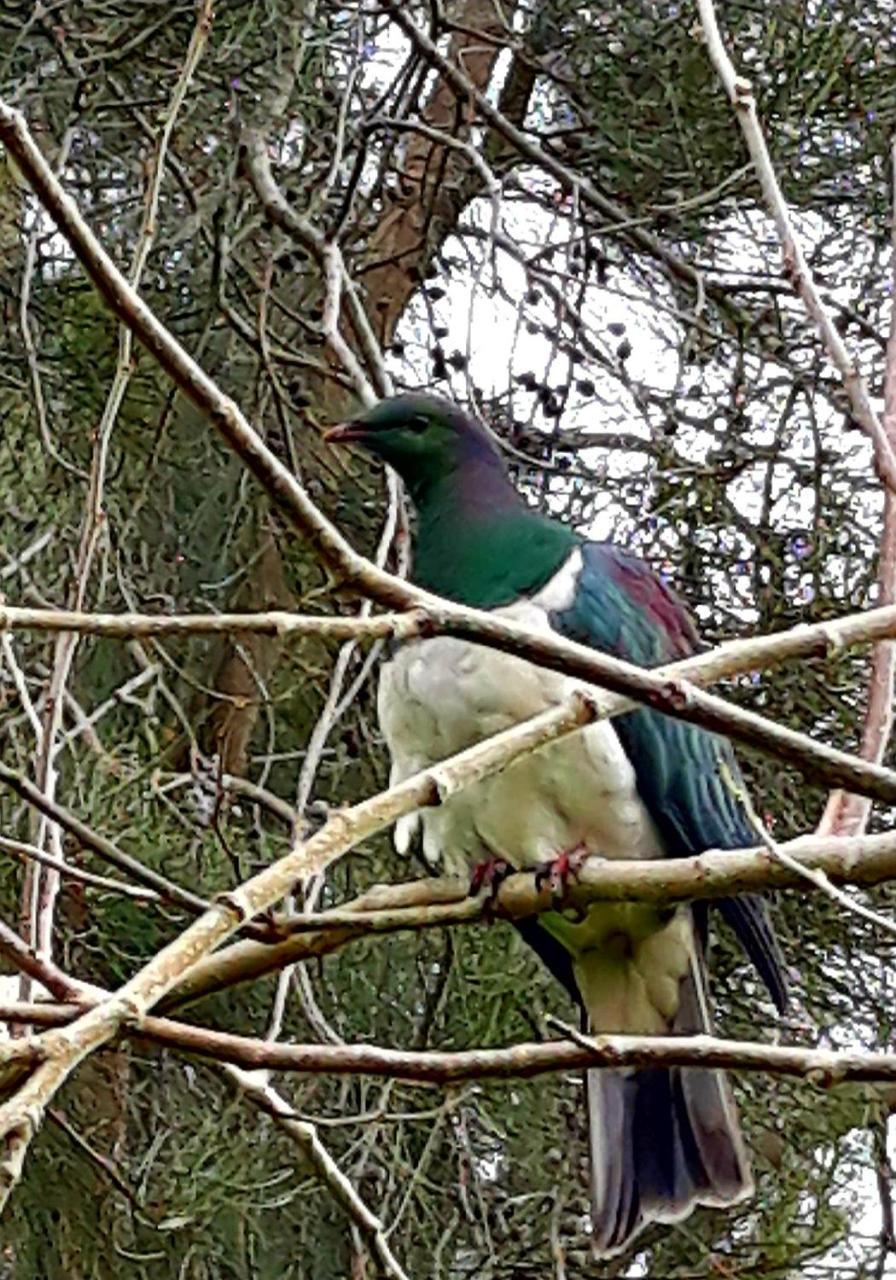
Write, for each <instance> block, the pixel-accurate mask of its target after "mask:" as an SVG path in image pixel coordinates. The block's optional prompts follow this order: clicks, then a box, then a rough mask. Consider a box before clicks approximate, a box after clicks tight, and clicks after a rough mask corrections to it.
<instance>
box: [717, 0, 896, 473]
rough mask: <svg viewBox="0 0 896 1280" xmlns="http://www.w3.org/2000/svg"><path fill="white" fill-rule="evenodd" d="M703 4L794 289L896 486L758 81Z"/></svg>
mask: <svg viewBox="0 0 896 1280" xmlns="http://www.w3.org/2000/svg"><path fill="white" fill-rule="evenodd" d="M697 8H698V10H699V12H700V21H701V24H702V27H703V35H704V39H705V40H706V47H707V50H708V52H709V56H710V59H711V61H712V64H713V66H714V67H715V69H716V72H717V73H718V76H719V79H720V80H721V82H722V86H723V88H724V90H725V93H726V94H727V95H728V99H729V101H730V102H731V105H732V106H733V107H734V111H735V114H736V116H737V119H738V122H739V124H740V127H741V131H742V132H743V135H744V140H745V142H746V144H747V150H748V151H749V153H750V157H751V159H752V161H753V167H754V169H755V171H756V177H757V178H758V179H759V185H760V186H761V188H762V194H763V195H764V196H765V202H766V204H767V205H768V210H769V213H770V214H771V216H772V219H773V220H774V223H775V227H776V229H777V232H778V238H779V240H780V241H781V249H782V252H783V255H784V269H785V271H786V272H787V276H788V278H789V280H790V282H791V284H792V285H793V288H794V291H795V292H796V293H797V294H798V295H799V296H800V298H802V300H803V304H804V306H805V308H806V311H807V312H808V315H809V318H810V319H811V320H812V321H813V323H814V324H815V327H816V329H817V330H818V333H819V335H820V337H821V341H822V344H823V346H824V349H825V351H826V352H827V354H828V356H829V357H830V359H831V361H832V363H833V364H834V365H835V367H836V368H837V370H838V371H839V373H840V376H841V378H842V379H843V386H844V388H845V390H846V394H847V397H848V398H849V404H850V408H851V409H852V415H853V417H854V419H855V421H856V424H857V425H858V426H859V427H860V428H861V429H862V431H864V433H865V435H867V436H868V438H869V439H870V440H871V443H872V445H873V446H874V459H875V464H876V467H877V472H878V475H879V476H880V477H881V479H882V480H883V482H884V484H885V485H886V486H887V488H888V489H893V490H896V453H894V450H893V446H892V444H891V442H890V439H889V437H888V435H887V432H886V431H885V430H884V426H883V424H882V422H881V420H880V418H879V417H878V414H877V411H876V410H875V408H874V406H873V405H872V403H871V399H870V397H869V395H868V388H867V387H866V386H865V380H864V378H863V377H862V375H861V373H860V372H859V369H858V367H857V365H856V363H855V361H854V360H853V358H852V355H851V354H850V352H849V349H848V348H847V346H846V343H845V342H844V341H843V338H842V337H841V335H840V331H839V330H838V328H837V326H836V325H835V324H834V321H833V318H832V316H831V314H830V312H829V310H828V308H827V307H826V306H825V304H824V302H823V301H822V298H821V295H820V294H819V291H818V286H817V285H816V283H815V278H814V277H813V275H812V269H811V267H810V266H809V263H808V262H807V261H806V256H805V254H804V253H803V250H802V247H801V245H800V242H799V239H798V237H797V233H796V228H795V227H794V225H793V220H792V218H791V216H790V210H789V208H788V207H787V201H786V200H785V199H784V193H783V192H782V190H781V187H780V184H779V182H778V178H777V175H776V173H775V168H774V165H773V164H772V158H771V156H770V155H769V151H768V147H767V146H766V142H765V137H764V135H763V132H762V126H761V124H760V123H759V116H758V113H757V111H756V99H755V97H754V96H753V86H752V85H751V83H750V81H749V80H746V79H745V78H744V77H743V76H739V75H738V74H737V71H736V69H735V66H734V63H733V62H732V61H731V58H730V57H729V55H728V52H727V50H726V48H725V44H724V41H723V40H722V35H721V32H720V31H719V24H718V20H717V18H716V12H715V6H714V4H713V0H697Z"/></svg>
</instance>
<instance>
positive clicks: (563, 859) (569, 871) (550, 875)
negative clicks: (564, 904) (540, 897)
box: [535, 844, 591, 901]
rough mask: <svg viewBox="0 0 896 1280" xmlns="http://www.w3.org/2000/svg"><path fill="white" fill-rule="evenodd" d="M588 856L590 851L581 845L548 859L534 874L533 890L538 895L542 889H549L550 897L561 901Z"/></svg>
mask: <svg viewBox="0 0 896 1280" xmlns="http://www.w3.org/2000/svg"><path fill="white" fill-rule="evenodd" d="M590 856H591V855H590V851H589V850H588V849H586V848H585V846H584V845H583V844H577V845H575V846H574V847H573V848H572V849H566V850H564V851H563V852H562V853H558V854H557V856H556V857H554V858H549V859H548V861H547V862H543V863H542V864H541V866H540V867H539V868H538V870H537V871H536V872H535V888H536V889H537V890H538V892H539V893H540V892H541V891H542V889H545V888H549V889H550V891H551V897H552V898H553V899H554V900H555V901H558V900H562V898H563V897H564V896H565V894H566V891H567V889H568V888H569V882H570V881H571V880H578V878H579V872H580V871H581V869H582V866H583V864H584V863H585V861H586V860H587V859H588V858H589V857H590Z"/></svg>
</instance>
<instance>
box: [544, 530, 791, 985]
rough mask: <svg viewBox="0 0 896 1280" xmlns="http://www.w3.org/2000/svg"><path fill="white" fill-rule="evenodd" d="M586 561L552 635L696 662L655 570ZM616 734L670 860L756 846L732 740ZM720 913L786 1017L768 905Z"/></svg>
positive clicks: (653, 714) (677, 728)
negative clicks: (739, 787) (740, 793)
mask: <svg viewBox="0 0 896 1280" xmlns="http://www.w3.org/2000/svg"><path fill="white" fill-rule="evenodd" d="M581 553H582V570H581V573H580V575H579V577H578V581H577V584H576V590H575V596H574V599H573V601H572V603H571V604H570V605H569V606H568V607H567V608H565V609H563V610H560V611H557V612H555V613H553V614H552V615H551V619H550V620H551V625H552V626H553V627H554V629H555V630H557V631H558V632H560V633H562V634H563V635H565V636H568V637H569V638H570V639H573V640H577V641H578V642H579V643H581V644H587V645H590V646H591V647H592V648H594V649H599V650H601V651H602V652H604V653H610V654H613V655H614V656H616V657H618V658H624V659H625V660H626V661H628V662H635V663H637V664H638V665H639V666H644V667H653V666H658V665H660V664H662V663H664V662H672V661H675V659H677V658H684V657H687V656H688V655H689V654H692V653H694V652H695V650H696V649H697V648H698V647H699V639H698V636H697V632H696V630H695V628H694V625H693V623H692V621H691V618H690V616H689V614H688V612H687V610H686V609H685V608H684V606H683V605H682V603H681V601H680V600H679V599H678V598H677V596H676V595H675V594H674V592H673V591H672V590H671V589H670V588H669V587H668V586H667V584H666V583H665V582H664V581H663V580H662V578H661V577H660V576H659V575H658V574H657V573H655V572H654V571H653V569H651V568H650V566H649V565H647V564H646V563H645V562H644V561H643V560H639V559H638V558H637V557H635V556H632V555H630V554H629V553H627V552H625V551H623V550H622V549H621V548H619V547H616V546H613V545H612V544H610V543H598V542H590V543H585V544H583V545H582V547H581ZM614 724H615V727H616V731H617V733H618V734H619V737H620V739H621V741H622V744H623V746H624V747H625V750H626V754H627V755H628V757H629V759H630V760H631V762H632V764H633V766H634V769H635V774H636V777H637V782H638V790H639V793H640V795H641V798H642V799H643V801H644V803H645V805H646V806H647V808H648V810H649V811H650V814H651V816H652V817H653V820H654V821H655V823H656V824H657V827H658V828H659V831H660V834H661V836H662V838H663V842H664V845H665V848H666V851H667V853H668V855H669V856H670V857H686V856H688V855H691V854H698V853H702V852H704V850H706V849H739V848H744V847H747V846H750V845H754V844H755V843H756V833H755V831H754V830H753V828H752V826H751V825H750V821H749V819H748V816H747V814H746V812H745V811H744V808H743V805H742V804H741V803H740V801H739V800H738V798H737V795H736V794H735V788H732V786H731V780H732V779H733V780H734V781H735V783H736V784H738V785H740V784H741V775H740V770H739V768H738V765H737V760H736V758H735V755H734V750H733V748H732V746H731V743H730V742H729V741H728V739H727V738H724V737H722V736H721V735H719V734H716V733H712V732H710V731H709V730H707V729H702V728H700V727H699V726H698V725H693V724H688V723H686V722H685V721H684V720H676V719H673V718H672V717H670V716H667V715H664V714H663V713H662V712H660V711H654V710H652V709H649V708H643V709H641V710H638V711H633V712H631V713H629V714H628V715H624V716H619V717H617V719H616V720H615V721H614ZM717 905H718V907H719V909H720V910H721V912H722V915H723V917H724V918H725V919H726V920H727V922H728V923H729V924H730V925H731V927H732V928H733V929H734V931H735V933H736V934H737V936H738V938H739V939H740V942H741V944H742V945H743V947H744V949H745V951H746V952H747V954H748V955H749V957H750V959H751V960H752V961H753V963H754V964H755V965H756V968H757V969H758V971H759V973H760V974H761V976H762V979H763V981H764V982H765V984H766V986H767V987H768V990H769V993H770V994H771V996H772V998H773V1000H774V1002H775V1004H776V1005H777V1006H778V1008H779V1009H782V1010H783V1008H784V1006H785V1004H786V1000H787V985H786V980H785V977H784V968H783V962H782V958H781V954H780V950H779V948H778V944H777V942H776V940H775V936H774V932H773V930H772V926H771V923H770V921H769V918H768V911H767V908H766V905H765V902H764V901H763V900H762V898H760V897H758V896H756V895H749V894H747V895H741V896H739V897H737V898H729V899H724V900H722V901H720V902H719V903H718V904H717Z"/></svg>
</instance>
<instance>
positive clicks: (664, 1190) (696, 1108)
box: [586, 962, 753, 1256]
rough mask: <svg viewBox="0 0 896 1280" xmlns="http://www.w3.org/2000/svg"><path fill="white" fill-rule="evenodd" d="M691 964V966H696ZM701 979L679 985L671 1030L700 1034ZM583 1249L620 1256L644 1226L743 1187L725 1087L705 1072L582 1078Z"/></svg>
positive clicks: (743, 1161) (746, 1188) (744, 1172)
mask: <svg viewBox="0 0 896 1280" xmlns="http://www.w3.org/2000/svg"><path fill="white" fill-rule="evenodd" d="M698 965H699V962H698ZM697 984H700V985H701V986H702V973H700V972H699V969H698V972H697V973H695V975H694V976H693V977H688V978H686V979H685V980H684V982H683V983H682V998H681V1003H680V1006H679V1012H678V1016H677V1017H676V1019H675V1024H674V1027H673V1030H674V1031H675V1032H677V1033H678V1034H683V1033H685V1032H696V1031H704V1030H706V1015H705V1005H704V1001H703V1000H702V998H701V997H702V991H700V992H698V990H697ZM586 1091H587V1098H588V1121H589V1135H590V1146H591V1179H592V1181H591V1186H592V1192H591V1194H592V1247H593V1250H594V1252H595V1254H597V1255H602V1256H607V1255H609V1254H613V1253H618V1252H621V1251H622V1250H623V1249H625V1248H626V1247H627V1246H628V1245H629V1244H630V1243H631V1241H632V1239H633V1238H634V1236H636V1235H637V1234H638V1232H639V1231H640V1230H641V1229H642V1228H643V1227H645V1226H646V1225H647V1224H648V1223H650V1222H675V1221H678V1220H679V1219H681V1218H684V1217H686V1216H687V1215H688V1214H689V1213H690V1212H691V1210H692V1209H693V1208H694V1207H695V1206H696V1205H698V1204H705V1205H716V1206H720V1205H728V1204H734V1203H735V1202H736V1201H738V1200H742V1199H744V1198H745V1197H746V1196H748V1195H750V1194H751V1192H752V1190H753V1182H752V1178H751V1176H750V1169H749V1163H748V1161H747V1157H746V1153H745V1151H744V1146H743V1141H742V1139H741V1134H740V1125H739V1123H738V1119H737V1111H736V1108H735V1104H734V1099H733V1097H732V1094H731V1089H730V1086H729V1085H728V1081H727V1079H726V1077H725V1075H724V1074H723V1073H722V1072H721V1071H714V1070H710V1069H708V1068H705V1067H671V1068H669V1069H663V1068H658V1067H653V1068H649V1069H644V1070H632V1071H596V1070H595V1071H589V1072H587V1073H586Z"/></svg>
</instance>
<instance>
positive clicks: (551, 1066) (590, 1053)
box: [0, 1002, 896, 1088]
mask: <svg viewBox="0 0 896 1280" xmlns="http://www.w3.org/2000/svg"><path fill="white" fill-rule="evenodd" d="M82 1012H83V1010H82V1008H81V1007H79V1006H76V1005H64V1004H45V1003H43V1002H37V1003H30V1004H29V1003H21V1002H14V1003H8V1004H2V1003H0V1019H3V1020H4V1021H7V1022H14V1021H19V1022H29V1023H35V1024H41V1023H42V1024H43V1025H44V1026H53V1027H57V1026H59V1025H61V1024H63V1023H64V1022H66V1021H67V1020H70V1019H72V1018H75V1017H77V1015H78V1014H79V1013H82ZM122 1032H123V1033H124V1034H126V1035H128V1036H135V1035H138V1036H144V1037H146V1038H147V1039H150V1040H154V1041H156V1042H158V1043H160V1044H164V1045H166V1046H167V1047H170V1048H173V1049H178V1050H183V1051H184V1052H187V1053H195V1054H198V1055H199V1056H200V1057H204V1058H211V1059H214V1060H215V1061H219V1062H221V1061H225V1062H232V1063H235V1064H236V1065H238V1066H240V1067H242V1068H244V1069H247V1070H265V1071H289V1072H295V1073H297V1074H302V1075H317V1074H321V1073H327V1074H330V1075H362V1076H377V1077H380V1078H386V1079H400V1080H408V1081H413V1082H414V1083H416V1084H432V1085H447V1084H458V1083H461V1082H463V1081H466V1080H489V1079H492V1080H494V1079H517V1078H523V1079H525V1078H531V1077H533V1076H539V1075H545V1074H547V1073H548V1072H553V1071H571V1070H578V1069H581V1068H584V1067H596V1068H598V1069H606V1070H614V1069H618V1068H620V1067H651V1066H663V1067H671V1066H706V1067H718V1068H724V1069H727V1070H731V1071H749V1072H763V1073H766V1072H771V1073H773V1074H775V1075H785V1076H796V1077H799V1078H802V1079H804V1080H807V1081H808V1082H809V1083H811V1084H815V1085H818V1086H819V1087H821V1088H831V1087H833V1086H836V1085H840V1084H847V1083H856V1082H861V1081H864V1082H868V1083H874V1082H891V1081H896V1054H894V1053H877V1052H871V1051H867V1052H866V1051H865V1050H849V1051H844V1050H830V1049H812V1048H805V1047H803V1046H802V1045H774V1044H762V1043H760V1042H758V1041H750V1040H726V1039H722V1038H721V1037H716V1036H708V1035H699V1036H622V1035H602V1036H580V1035H579V1034H578V1033H577V1034H576V1037H575V1039H574V1040H570V1041H566V1040H550V1041H547V1042H536V1043H524V1044H516V1045H511V1046H508V1047H506V1048H500V1049H462V1050H458V1051H456V1052H440V1051H414V1050H407V1049H390V1048H386V1047H384V1046H380V1045H370V1044H355V1045H322V1044H280V1043H278V1042H274V1041H266V1040H256V1039H253V1038H251V1037H249V1036H239V1035H233V1034H231V1033H230V1032H224V1031H213V1030H211V1029H209V1028H207V1027H194V1026H190V1025H188V1024H187V1023H183V1022H171V1021H170V1020H169V1019H167V1018H155V1017H147V1018H146V1019H145V1020H144V1021H143V1023H142V1025H141V1026H140V1027H139V1028H136V1027H123V1028H122Z"/></svg>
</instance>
